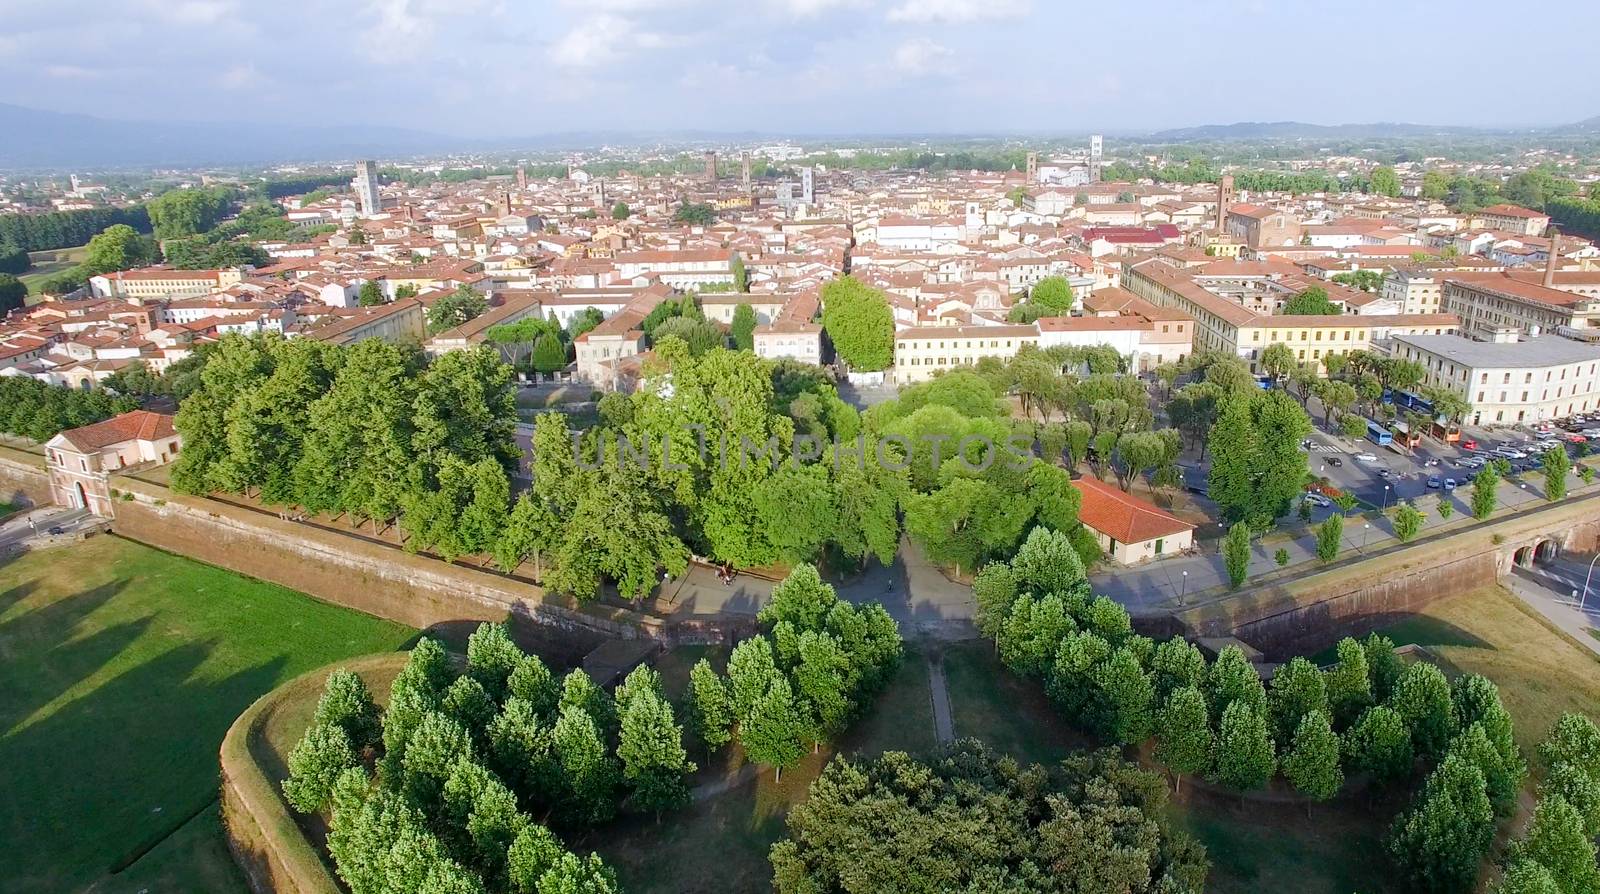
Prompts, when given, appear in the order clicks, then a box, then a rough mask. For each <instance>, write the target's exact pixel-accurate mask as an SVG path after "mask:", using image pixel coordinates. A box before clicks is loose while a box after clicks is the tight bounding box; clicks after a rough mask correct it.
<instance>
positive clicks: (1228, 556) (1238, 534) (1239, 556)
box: [1222, 522, 1250, 590]
mask: <svg viewBox="0 0 1600 894" xmlns="http://www.w3.org/2000/svg"><path fill="white" fill-rule="evenodd" d="M1222 561H1223V564H1224V565H1225V566H1227V570H1228V586H1230V587H1232V588H1233V589H1235V590H1237V589H1239V585H1240V584H1243V583H1244V581H1245V578H1246V577H1248V576H1249V574H1250V526H1249V525H1246V524H1245V523H1244V522H1235V523H1234V525H1233V527H1231V528H1229V529H1228V535H1227V536H1226V537H1224V538H1222Z"/></svg>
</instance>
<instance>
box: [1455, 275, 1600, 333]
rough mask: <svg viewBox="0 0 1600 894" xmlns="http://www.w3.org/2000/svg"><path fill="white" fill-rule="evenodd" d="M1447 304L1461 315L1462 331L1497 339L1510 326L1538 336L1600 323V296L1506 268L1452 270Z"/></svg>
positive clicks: (1591, 327) (1587, 327)
mask: <svg viewBox="0 0 1600 894" xmlns="http://www.w3.org/2000/svg"><path fill="white" fill-rule="evenodd" d="M1442 303H1443V305H1444V310H1445V312H1446V313H1451V314H1455V315H1456V316H1458V317H1460V318H1461V329H1462V331H1463V332H1465V333H1466V334H1467V335H1469V336H1471V337H1473V338H1482V339H1493V338H1495V337H1496V336H1497V334H1498V333H1501V332H1503V331H1506V330H1515V331H1516V332H1518V333H1520V334H1521V335H1522V336H1526V337H1533V336H1537V335H1540V334H1541V333H1545V332H1551V333H1554V332H1557V331H1560V330H1562V329H1563V328H1566V329H1569V330H1591V329H1594V328H1595V327H1596V326H1597V325H1600V296H1586V295H1583V294H1579V293H1576V292H1567V291H1563V290H1561V289H1559V288H1554V287H1553V286H1550V285H1545V284H1544V283H1543V282H1533V281H1530V280H1529V279H1526V278H1522V277H1516V276H1510V275H1507V274H1504V273H1489V274H1481V273H1478V274H1451V275H1448V276H1446V277H1445V279H1444V283H1443V288H1442Z"/></svg>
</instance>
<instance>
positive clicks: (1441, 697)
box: [1369, 654, 1456, 759]
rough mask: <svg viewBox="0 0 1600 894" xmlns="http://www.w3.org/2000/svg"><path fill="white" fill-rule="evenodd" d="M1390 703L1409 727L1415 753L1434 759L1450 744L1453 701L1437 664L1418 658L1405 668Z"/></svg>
mask: <svg viewBox="0 0 1600 894" xmlns="http://www.w3.org/2000/svg"><path fill="white" fill-rule="evenodd" d="M1369 659H1370V654H1369ZM1389 706H1390V707H1392V708H1394V710H1395V712H1396V713H1397V714H1399V715H1400V717H1401V719H1403V720H1404V721H1405V722H1406V726H1407V728H1408V729H1410V730H1411V742H1412V744H1413V746H1415V748H1416V750H1417V754H1418V756H1420V757H1425V758H1429V759H1436V758H1438V757H1439V756H1440V755H1441V754H1443V753H1444V751H1445V749H1446V748H1447V747H1449V745H1450V737H1451V736H1453V735H1455V731H1456V717H1455V705H1454V703H1453V702H1452V701H1451V700H1450V682H1449V681H1448V680H1446V679H1445V676H1444V672H1443V671H1441V670H1439V668H1438V667H1436V666H1435V665H1433V664H1429V663H1427V662H1418V663H1417V664H1413V665H1411V666H1410V667H1408V668H1406V671H1405V673H1404V674H1403V675H1401V677H1400V681H1399V682H1398V683H1396V684H1395V688H1394V694H1393V696H1392V697H1390V699H1389Z"/></svg>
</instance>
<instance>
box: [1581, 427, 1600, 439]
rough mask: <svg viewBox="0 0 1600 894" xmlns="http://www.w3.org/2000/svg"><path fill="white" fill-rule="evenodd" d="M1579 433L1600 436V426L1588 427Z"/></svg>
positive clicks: (1592, 436) (1593, 436) (1594, 436)
mask: <svg viewBox="0 0 1600 894" xmlns="http://www.w3.org/2000/svg"><path fill="white" fill-rule="evenodd" d="M1578 434H1581V435H1583V436H1584V437H1586V438H1600V428H1586V429H1584V430H1583V431H1581V432H1579V433H1578Z"/></svg>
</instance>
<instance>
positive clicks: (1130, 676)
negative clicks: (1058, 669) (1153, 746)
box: [1094, 648, 1156, 745]
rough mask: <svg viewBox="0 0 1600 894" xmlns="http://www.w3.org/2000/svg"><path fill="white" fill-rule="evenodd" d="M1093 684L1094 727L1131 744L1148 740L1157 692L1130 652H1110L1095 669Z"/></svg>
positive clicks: (1123, 742) (1123, 649)
mask: <svg viewBox="0 0 1600 894" xmlns="http://www.w3.org/2000/svg"><path fill="white" fill-rule="evenodd" d="M1094 685H1095V694H1094V702H1095V709H1096V710H1095V714H1096V720H1097V723H1096V726H1097V727H1098V728H1099V729H1100V731H1101V732H1102V733H1103V734H1104V735H1105V736H1106V737H1107V738H1109V739H1111V740H1112V741H1115V742H1118V743H1120V744H1123V745H1132V744H1134V743H1136V742H1142V741H1144V740H1145V739H1147V738H1149V737H1150V730H1151V727H1152V726H1153V724H1154V720H1155V719H1154V717H1152V716H1151V712H1152V710H1153V709H1154V704H1155V697H1156V691H1155V687H1154V686H1153V685H1151V683H1150V676H1149V675H1148V674H1146V673H1145V672H1144V668H1142V667H1141V666H1140V665H1139V659H1138V658H1137V657H1135V656H1134V654H1133V652H1131V651H1129V650H1128V649H1127V648H1121V649H1118V650H1116V651H1115V652H1113V653H1111V656H1110V657H1109V658H1107V659H1106V660H1105V661H1103V662H1101V663H1100V665H1099V666H1098V667H1096V668H1095V670H1094Z"/></svg>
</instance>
